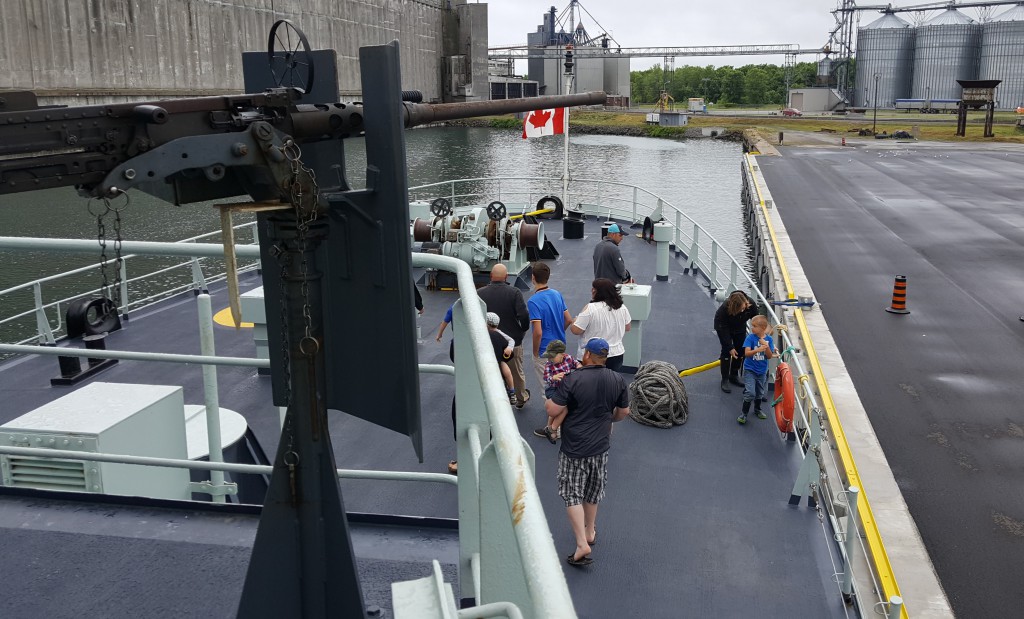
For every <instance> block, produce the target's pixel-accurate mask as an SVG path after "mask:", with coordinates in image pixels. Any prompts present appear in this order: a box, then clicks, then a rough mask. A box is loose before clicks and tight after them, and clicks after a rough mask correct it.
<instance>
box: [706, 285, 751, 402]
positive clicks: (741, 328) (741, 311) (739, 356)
mask: <svg viewBox="0 0 1024 619" xmlns="http://www.w3.org/2000/svg"><path fill="white" fill-rule="evenodd" d="M754 316H757V304H756V303H754V300H753V299H751V298H750V297H749V296H747V293H745V292H743V291H742V290H736V291H734V292H733V293H732V294H730V295H729V298H728V299H726V300H725V303H722V306H721V307H719V308H718V311H717V312H715V333H717V334H718V341H719V342H721V343H722V355H721V360H722V391H724V392H726V393H732V389H730V388H729V383H732V384H734V385H737V386H740V387H742V386H743V381H741V380H740V379H739V377H738V376H737V374H738V373H739V371H740V367H742V365H743V340H744V338H746V336H747V321H748V320H750V319H751V318H753V317H754Z"/></svg>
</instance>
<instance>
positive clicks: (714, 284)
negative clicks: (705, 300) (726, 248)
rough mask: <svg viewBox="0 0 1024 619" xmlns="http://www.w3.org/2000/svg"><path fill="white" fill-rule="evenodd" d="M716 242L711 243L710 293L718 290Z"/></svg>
mask: <svg viewBox="0 0 1024 619" xmlns="http://www.w3.org/2000/svg"><path fill="white" fill-rule="evenodd" d="M718 288H719V286H718V241H714V240H713V241H711V291H712V292H714V291H716V290H718Z"/></svg>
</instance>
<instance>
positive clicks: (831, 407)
mask: <svg viewBox="0 0 1024 619" xmlns="http://www.w3.org/2000/svg"><path fill="white" fill-rule="evenodd" d="M747 166H748V167H749V169H750V177H751V179H752V181H753V183H754V189H755V190H757V199H758V201H759V202H760V204H761V212H762V213H763V214H764V219H765V223H766V224H767V225H768V234H769V235H770V236H771V238H772V247H774V248H775V255H776V257H777V258H778V260H779V269H780V270H781V271H782V278H783V280H784V281H785V284H786V293H787V294H788V297H789V298H790V299H793V298H796V297H795V293H794V291H793V283H792V281H790V279H789V270H788V269H787V268H786V263H785V262H784V261H783V259H782V252H781V251H780V250H779V240H778V238H777V237H776V235H775V227H774V226H773V225H772V220H771V217H770V216H769V213H768V209H767V208H766V207H765V204H764V197H763V196H762V194H761V188H760V187H758V185H757V176H756V175H755V174H754V167H753V164H752V162H751V157H750V156H749V155H748V156H747ZM793 316H794V318H795V319H796V323H797V326H798V327H799V329H800V337H801V338H802V339H803V343H804V347H803V348H804V352H805V353H806V354H807V361H808V363H809V364H810V366H811V374H813V375H814V382H815V384H816V385H817V386H818V393H819V395H820V396H821V406H822V407H823V408H824V409H825V415H826V417H827V418H828V423H829V427H830V428H831V429H832V437H833V438H834V439H835V443H836V451H838V452H839V460H840V462H842V465H843V469H844V471H845V472H846V480H847V482H848V485H850V486H857V487H858V488H859V489H860V493H859V495H858V498H857V511H858V515H859V516H860V521H861V527H862V530H863V532H864V537H865V538H866V540H867V543H868V549H869V550H870V552H871V559H872V560H873V561H874V564H875V571H876V572H877V573H878V580H879V584H880V585H881V587H882V593H883V596H882V597H883V599H885V600H889V599H890V598H892V596H894V595H899V596H900V597H903V596H902V595H901V594H900V588H899V585H898V584H897V583H896V575H895V574H894V573H893V571H892V564H891V563H890V562H889V553H887V552H886V550H885V543H884V542H882V535H881V533H879V531H878V525H877V523H876V522H875V515H874V513H873V512H872V511H871V503H870V502H869V501H868V493H867V489H866V488H865V487H864V485H863V484H862V483H861V481H860V473H858V471H857V463H856V461H855V460H854V458H853V452H852V451H851V450H850V444H849V442H847V440H846V433H845V432H844V431H843V424H842V422H841V421H840V420H839V412H838V411H837V410H836V405H835V400H833V399H832V392H831V391H829V388H828V384H827V383H826V382H825V372H824V371H823V370H822V367H821V362H820V361H819V360H818V352H817V351H816V350H815V348H814V343H813V341H812V340H811V333H810V330H809V329H808V328H807V320H806V319H805V318H804V312H803V310H802V309H800V308H794V309H793ZM805 457H806V456H805ZM900 617H903V618H904V619H908V618H909V614H908V612H907V605H906V604H904V605H903V607H902V609H901V611H900Z"/></svg>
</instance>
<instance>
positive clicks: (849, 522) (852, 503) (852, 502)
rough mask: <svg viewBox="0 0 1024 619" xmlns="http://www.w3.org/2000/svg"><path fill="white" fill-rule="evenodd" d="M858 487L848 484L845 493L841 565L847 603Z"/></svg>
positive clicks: (851, 589) (849, 595)
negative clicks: (842, 560)
mask: <svg viewBox="0 0 1024 619" xmlns="http://www.w3.org/2000/svg"><path fill="white" fill-rule="evenodd" d="M859 496H860V488H858V487H857V486H850V489H849V490H848V491H847V493H846V529H845V531H843V538H844V539H843V548H844V551H845V554H846V565H844V566H843V586H842V591H843V599H844V600H846V601H847V603H849V601H850V600H852V599H853V550H854V548H855V544H854V542H856V540H857V498H858V497H859Z"/></svg>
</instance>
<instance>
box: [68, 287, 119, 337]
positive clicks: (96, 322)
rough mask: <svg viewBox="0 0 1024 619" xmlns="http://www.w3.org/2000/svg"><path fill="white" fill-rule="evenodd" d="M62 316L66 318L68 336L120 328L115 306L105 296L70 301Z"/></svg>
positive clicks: (96, 333) (92, 333)
mask: <svg viewBox="0 0 1024 619" xmlns="http://www.w3.org/2000/svg"><path fill="white" fill-rule="evenodd" d="M64 316H65V320H67V325H68V337H69V338H76V337H81V336H83V335H99V334H100V333H110V332H112V331H117V330H118V329H120V328H121V317H120V316H118V313H117V308H115V307H114V302H113V301H111V300H110V299H108V298H106V297H96V298H92V299H88V298H86V299H77V300H75V301H72V302H71V304H70V305H68V310H67V312H65V314H64Z"/></svg>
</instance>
